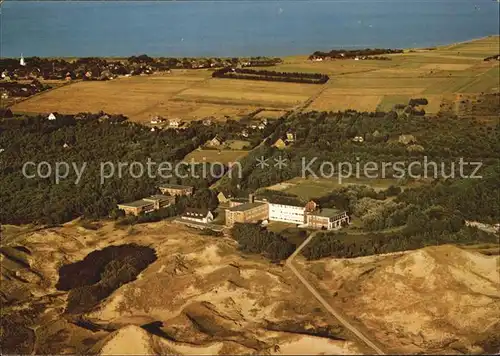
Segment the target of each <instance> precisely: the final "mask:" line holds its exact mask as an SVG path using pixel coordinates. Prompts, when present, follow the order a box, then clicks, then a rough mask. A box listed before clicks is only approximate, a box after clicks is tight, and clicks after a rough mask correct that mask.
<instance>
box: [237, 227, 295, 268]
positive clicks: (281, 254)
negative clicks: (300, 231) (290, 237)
mask: <svg viewBox="0 0 500 356" xmlns="http://www.w3.org/2000/svg"><path fill="white" fill-rule="evenodd" d="M231 236H232V237H233V239H235V240H236V241H238V248H239V249H240V250H241V251H243V252H246V253H255V254H262V255H263V256H265V257H267V258H269V259H270V260H272V261H280V260H284V259H286V258H287V257H288V256H290V255H291V254H292V253H293V251H295V245H293V244H291V243H290V242H288V241H287V240H286V239H285V238H284V237H283V236H281V235H279V234H276V233H274V232H271V231H268V230H267V229H266V228H263V227H261V226H259V225H256V224H239V223H237V224H235V225H234V227H233V228H232V229H231Z"/></svg>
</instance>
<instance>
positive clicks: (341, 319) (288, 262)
mask: <svg viewBox="0 0 500 356" xmlns="http://www.w3.org/2000/svg"><path fill="white" fill-rule="evenodd" d="M316 234H317V232H313V233H312V234H311V235H310V236H309V237H308V238H307V239H306V240H305V241H304V242H303V243H302V244H301V245H300V246H299V247H298V248H297V249H296V250H295V252H294V253H292V255H291V256H290V257H288V259H287V260H286V265H287V266H288V268H290V269H291V270H292V272H293V273H294V274H295V275H296V276H297V278H298V279H299V280H300V281H301V282H302V284H303V285H304V286H305V287H306V288H307V289H308V290H309V292H311V293H312V295H314V297H315V298H316V299H317V300H318V301H319V302H320V303H321V304H322V305H323V306H324V307H325V309H326V310H328V312H329V313H330V314H331V315H333V317H334V318H336V319H337V320H338V321H339V322H340V323H341V324H342V325H343V326H344V327H345V328H346V329H348V330H350V331H351V332H352V333H353V334H354V335H356V336H357V337H358V338H359V339H361V340H362V341H363V342H364V343H365V344H367V345H368V346H370V347H371V348H372V349H373V350H374V351H375V352H376V353H377V354H379V355H385V353H384V352H383V351H382V350H381V349H380V348H379V347H378V346H377V345H375V344H374V343H373V342H372V341H371V340H370V339H368V338H367V337H366V336H365V335H363V333H362V332H361V331H359V330H358V329H356V328H355V327H354V326H353V325H352V324H350V323H349V322H348V321H347V320H346V319H344V317H342V316H341V315H340V314H339V313H338V312H337V311H335V309H333V308H332V307H331V306H330V304H328V302H327V301H326V300H325V299H324V298H323V297H322V296H321V295H320V294H319V293H318V291H317V290H316V289H314V287H313V286H312V285H311V284H310V283H309V282H308V281H307V280H306V279H305V278H304V276H302V275H301V274H300V273H299V271H298V270H297V269H296V268H295V266H294V265H293V264H292V262H293V259H294V258H295V256H297V255H298V254H299V253H300V251H301V250H302V249H303V248H304V247H305V246H306V245H307V244H308V243H309V242H310V241H311V240H312V239H313V238H314V236H316Z"/></svg>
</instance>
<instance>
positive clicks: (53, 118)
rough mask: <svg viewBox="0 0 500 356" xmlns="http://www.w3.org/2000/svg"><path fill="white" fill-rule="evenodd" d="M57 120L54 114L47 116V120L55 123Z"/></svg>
mask: <svg viewBox="0 0 500 356" xmlns="http://www.w3.org/2000/svg"><path fill="white" fill-rule="evenodd" d="M55 119H57V117H56V116H55V115H54V114H53V113H50V115H49V116H47V120H50V121H53V120H55Z"/></svg>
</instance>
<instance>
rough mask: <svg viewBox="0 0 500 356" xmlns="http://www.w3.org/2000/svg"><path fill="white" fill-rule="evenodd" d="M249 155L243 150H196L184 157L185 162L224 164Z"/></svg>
mask: <svg viewBox="0 0 500 356" xmlns="http://www.w3.org/2000/svg"><path fill="white" fill-rule="evenodd" d="M247 154H248V151H243V150H220V151H219V150H194V151H192V152H190V153H189V154H188V155H187V156H186V157H184V161H185V162H196V163H203V162H217V163H222V164H227V163H232V162H236V161H238V160H240V159H241V158H243V157H245V156H246V155H247Z"/></svg>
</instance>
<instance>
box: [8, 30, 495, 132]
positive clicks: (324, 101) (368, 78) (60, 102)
mask: <svg viewBox="0 0 500 356" xmlns="http://www.w3.org/2000/svg"><path fill="white" fill-rule="evenodd" d="M499 44H500V37H499V36H491V37H486V38H483V39H478V40H473V41H469V42H465V43H459V44H451V45H448V46H442V47H438V48H435V49H426V50H423V49H417V50H407V51H405V52H404V53H402V54H393V55H388V57H390V58H391V60H387V61H382V60H359V61H356V60H350V59H349V60H325V61H322V62H312V61H309V60H308V59H307V56H293V57H287V58H284V62H283V63H282V64H279V65H277V66H274V67H264V68H260V69H269V70H273V71H285V72H307V73H322V74H328V75H329V76H330V80H329V81H328V82H327V83H325V84H323V85H313V84H298V83H284V82H265V81H252V80H237V79H219V78H212V76H211V75H212V72H211V71H208V70H174V71H172V73H171V74H161V75H160V74H155V75H151V76H138V77H130V78H119V79H116V80H112V81H108V82H77V83H72V84H70V85H65V86H62V87H60V88H58V89H54V90H51V91H48V92H45V93H42V94H40V95H35V96H33V97H32V98H29V99H27V100H25V101H22V102H20V103H17V104H15V105H13V106H12V110H13V111H14V112H24V113H48V112H60V113H77V112H82V111H87V112H88V111H90V112H98V111H101V110H102V111H105V112H108V113H122V114H124V115H126V116H128V117H129V118H130V119H131V120H134V121H139V122H148V121H149V120H150V118H151V117H152V116H155V115H161V116H164V117H167V118H172V117H175V118H180V119H182V120H186V121H190V120H199V119H202V118H205V117H208V116H212V117H214V118H215V119H219V120H224V119H227V118H234V119H238V118H242V117H246V116H247V115H249V114H251V113H252V112H254V111H256V110H257V109H265V110H264V111H262V112H261V113H259V114H258V117H256V118H262V117H279V116H281V115H282V114H283V113H284V112H286V111H289V110H295V109H301V108H305V110H325V111H330V110H332V111H337V110H345V109H355V110H359V111H371V110H375V109H377V110H383V111H386V110H391V109H392V106H393V104H394V103H404V102H400V100H402V99H404V101H405V102H406V101H407V100H409V99H410V98H416V97H426V98H427V99H428V100H429V105H428V106H427V107H426V108H424V109H425V110H426V112H428V113H430V114H433V113H437V112H438V111H439V110H440V107H441V104H443V103H444V100H446V101H447V104H446V105H448V104H449V101H450V100H451V104H452V105H451V108H455V107H457V106H458V105H454V103H456V100H458V99H457V96H458V95H459V94H476V93H481V92H484V93H494V92H498V91H499V88H500V83H499V76H498V71H499V70H500V68H499V62H498V61H489V62H485V61H483V59H484V58H485V57H488V56H492V55H494V54H498V47H499ZM318 50H326V49H318ZM450 98H451V99H450ZM448 106H449V105H448Z"/></svg>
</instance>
